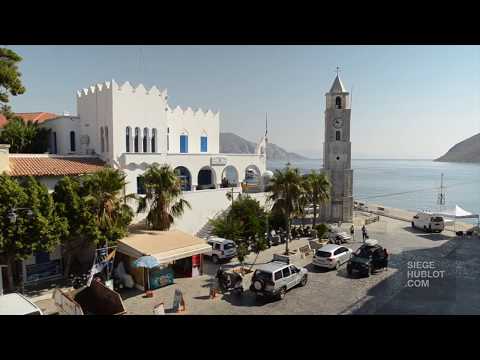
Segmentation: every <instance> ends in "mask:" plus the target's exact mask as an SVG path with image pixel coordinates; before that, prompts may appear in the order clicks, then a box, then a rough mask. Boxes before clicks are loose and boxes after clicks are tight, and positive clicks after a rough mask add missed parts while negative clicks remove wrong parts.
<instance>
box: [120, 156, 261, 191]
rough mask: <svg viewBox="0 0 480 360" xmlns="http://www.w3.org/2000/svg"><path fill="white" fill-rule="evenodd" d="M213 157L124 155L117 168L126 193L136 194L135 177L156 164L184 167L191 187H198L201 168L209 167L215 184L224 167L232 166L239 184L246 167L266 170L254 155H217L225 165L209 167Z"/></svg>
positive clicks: (219, 180)
mask: <svg viewBox="0 0 480 360" xmlns="http://www.w3.org/2000/svg"><path fill="white" fill-rule="evenodd" d="M212 156H213V155H206V154H168V155H167V154H124V155H123V156H122V157H121V158H120V161H119V167H120V168H121V169H123V171H124V173H125V174H126V176H127V178H126V180H127V182H128V185H127V189H126V192H127V193H136V191H137V176H140V175H142V174H143V173H144V172H145V170H146V169H147V167H148V165H151V164H154V163H157V164H159V165H163V164H169V165H170V166H171V167H172V168H176V167H177V166H184V167H186V168H187V169H188V170H189V171H190V175H191V178H192V186H193V187H194V186H196V185H198V181H197V179H198V172H199V171H200V169H202V168H203V167H209V168H210V169H211V170H212V171H213V172H214V174H215V179H216V184H217V185H219V184H220V183H221V181H222V173H223V170H224V169H225V167H227V166H229V165H230V166H233V167H235V169H236V170H237V172H238V180H239V182H241V181H243V180H244V179H245V171H246V169H247V167H249V166H251V165H255V166H256V167H257V168H258V169H259V170H260V174H263V172H264V171H265V170H266V165H265V157H264V156H260V155H255V154H217V155H215V156H219V157H225V158H227V164H226V165H222V166H211V158H212Z"/></svg>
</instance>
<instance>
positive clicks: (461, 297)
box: [122, 217, 480, 315]
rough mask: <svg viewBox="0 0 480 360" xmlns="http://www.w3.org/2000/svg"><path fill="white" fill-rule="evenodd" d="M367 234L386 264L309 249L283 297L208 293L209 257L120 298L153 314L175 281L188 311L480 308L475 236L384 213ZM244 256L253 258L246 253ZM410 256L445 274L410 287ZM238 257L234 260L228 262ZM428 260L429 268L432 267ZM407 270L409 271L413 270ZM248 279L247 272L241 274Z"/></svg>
mask: <svg viewBox="0 0 480 360" xmlns="http://www.w3.org/2000/svg"><path fill="white" fill-rule="evenodd" d="M368 231H369V236H370V238H373V239H377V240H379V242H380V244H381V245H382V246H384V247H386V248H387V249H388V251H389V253H390V263H389V269H388V270H387V271H380V272H378V273H376V274H374V275H373V276H370V277H368V278H350V277H348V276H347V274H346V269H345V266H344V267H342V268H341V269H340V270H339V271H336V270H332V271H325V270H317V269H315V268H314V267H313V266H311V265H310V262H311V256H310V257H307V258H306V259H303V260H301V261H300V262H299V263H298V265H301V266H305V267H306V268H307V269H308V270H309V281H308V283H307V285H306V286H305V287H299V288H294V289H292V290H290V291H289V292H288V293H287V295H286V297H285V299H284V300H281V301H261V302H257V301H256V299H255V296H254V295H253V294H252V293H250V292H249V291H246V292H245V293H244V295H243V296H242V297H234V296H231V295H230V294H228V293H227V294H223V295H219V296H218V297H217V298H216V299H209V296H208V295H209V284H210V281H211V280H212V276H211V275H213V274H214V273H215V270H216V268H217V267H216V266H215V265H213V264H211V263H207V266H206V273H207V275H203V276H200V277H198V278H193V279H191V278H186V279H176V284H175V285H173V286H167V287H165V288H161V289H158V290H155V295H154V298H151V299H147V298H143V297H142V295H141V294H140V293H139V292H137V291H131V292H124V293H123V295H122V296H123V297H124V303H125V306H126V308H127V311H128V313H130V314H152V309H153V306H154V305H156V304H157V303H159V302H163V303H164V305H165V308H166V309H167V312H168V308H169V307H171V304H172V301H173V294H174V291H175V289H177V288H179V289H181V290H182V292H183V293H184V299H185V302H186V305H187V310H186V312H185V314H199V315H202V314H208V315H247V314H248V315H255V314H258V315H266V314H270V315H281V314H302V315H311V314H318V315H321V314H423V313H425V314H432V313H433V314H455V313H462V314H475V313H480V309H479V306H478V305H477V304H480V301H478V300H480V291H478V290H477V288H478V287H477V286H473V285H476V282H477V281H478V279H480V273H479V270H480V263H479V260H478V259H479V258H480V257H479V255H480V241H479V240H478V239H473V238H464V239H460V238H457V237H455V236H454V234H453V233H451V232H444V233H441V234H426V233H423V232H419V231H416V230H412V229H411V228H410V225H409V223H408V222H405V221H400V220H395V219H391V218H387V217H381V218H380V221H379V222H377V223H374V224H371V225H369V226H368ZM356 238H357V241H356V242H353V243H350V244H348V246H349V247H351V248H352V249H353V250H356V249H357V248H358V247H359V246H360V245H361V242H360V241H358V239H361V233H360V229H357V233H356ZM306 243H307V240H305V239H303V240H295V241H293V242H292V244H291V247H292V248H298V247H300V246H303V245H304V244H306ZM283 247H284V246H283V245H279V246H276V247H272V248H271V249H269V250H267V251H265V252H263V253H262V254H261V255H260V256H259V259H258V261H257V262H258V263H262V262H266V261H269V260H271V258H272V255H273V253H275V252H276V253H279V252H280V251H282V250H283ZM247 261H248V262H251V261H253V257H252V256H250V257H249V258H248V260H247ZM414 261H416V262H419V264H424V265H425V264H429V265H428V266H430V268H429V269H425V268H422V269H420V270H424V271H427V270H430V272H432V271H437V273H438V271H443V275H444V277H443V278H441V279H440V278H434V279H428V280H429V284H428V285H429V286H428V287H426V286H425V282H423V283H421V285H422V286H420V287H408V286H407V281H408V280H425V278H421V279H419V278H407V275H408V274H409V273H408V271H410V270H411V269H409V265H410V264H412V263H413V262H414ZM234 265H237V264H236V263H235V261H232V263H230V264H227V266H234ZM432 266H433V269H432V268H431V267H432ZM411 274H412V273H410V276H412V275H411ZM245 283H246V287H248V286H249V285H250V278H249V277H248V276H247V278H246V279H245Z"/></svg>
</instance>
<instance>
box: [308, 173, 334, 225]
mask: <svg viewBox="0 0 480 360" xmlns="http://www.w3.org/2000/svg"><path fill="white" fill-rule="evenodd" d="M306 180H307V184H308V185H306V188H308V191H307V194H308V198H309V202H310V203H311V204H312V205H313V227H315V225H316V224H317V209H318V207H319V206H320V204H321V203H323V202H325V201H327V200H328V199H329V198H330V186H331V185H330V181H329V180H328V178H327V177H326V176H325V174H319V173H317V172H316V171H315V170H312V172H311V173H310V174H308V175H306Z"/></svg>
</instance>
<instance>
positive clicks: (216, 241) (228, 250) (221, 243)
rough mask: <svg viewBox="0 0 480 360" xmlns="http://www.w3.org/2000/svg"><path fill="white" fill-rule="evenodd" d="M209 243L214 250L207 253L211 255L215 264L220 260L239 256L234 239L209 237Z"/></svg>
mask: <svg viewBox="0 0 480 360" xmlns="http://www.w3.org/2000/svg"><path fill="white" fill-rule="evenodd" d="M207 244H209V245H211V246H212V250H211V251H210V252H208V253H206V254H205V255H207V256H210V257H211V258H212V261H213V262H214V263H215V264H216V263H218V262H219V261H220V260H230V259H231V258H234V257H235V256H237V248H236V246H235V243H234V242H233V241H232V240H228V239H223V238H220V237H209V238H208V240H207Z"/></svg>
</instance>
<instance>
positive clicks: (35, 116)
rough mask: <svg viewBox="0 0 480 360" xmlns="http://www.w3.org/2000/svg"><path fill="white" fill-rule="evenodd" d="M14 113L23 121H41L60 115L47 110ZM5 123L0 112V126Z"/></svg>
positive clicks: (5, 120)
mask: <svg viewBox="0 0 480 360" xmlns="http://www.w3.org/2000/svg"><path fill="white" fill-rule="evenodd" d="M15 115H17V116H19V117H21V118H22V119H23V121H35V122H38V123H42V122H44V121H47V120H51V119H55V118H57V117H59V116H60V115H57V114H53V113H48V112H32V113H15ZM6 124H7V119H6V118H5V116H3V115H2V114H0V128H3V127H4V126H5V125H6Z"/></svg>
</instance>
